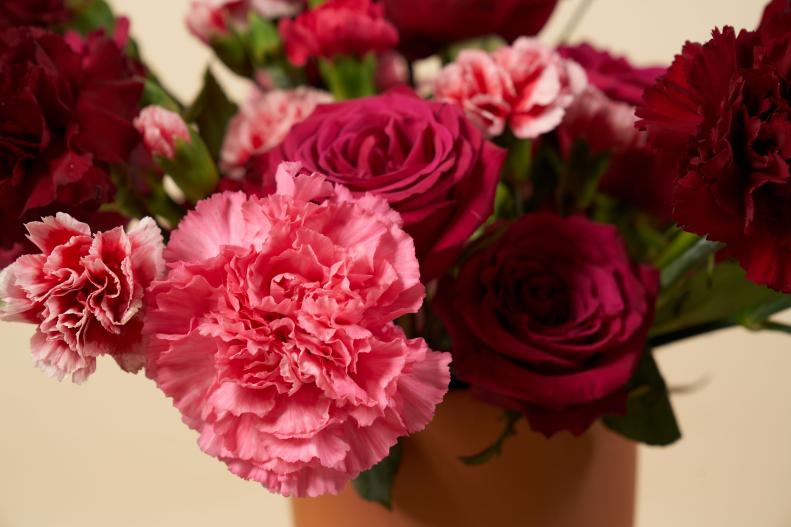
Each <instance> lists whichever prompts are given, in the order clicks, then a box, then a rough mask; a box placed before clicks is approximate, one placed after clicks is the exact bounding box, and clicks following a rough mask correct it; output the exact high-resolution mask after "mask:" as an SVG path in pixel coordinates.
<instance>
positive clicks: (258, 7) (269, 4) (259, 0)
mask: <svg viewBox="0 0 791 527" xmlns="http://www.w3.org/2000/svg"><path fill="white" fill-rule="evenodd" d="M250 1H251V3H252V7H253V9H254V10H255V11H256V12H257V13H258V14H259V15H261V16H262V17H264V18H268V19H275V18H283V17H287V16H294V15H296V14H298V13H299V12H301V11H302V10H303V9H305V0H250Z"/></svg>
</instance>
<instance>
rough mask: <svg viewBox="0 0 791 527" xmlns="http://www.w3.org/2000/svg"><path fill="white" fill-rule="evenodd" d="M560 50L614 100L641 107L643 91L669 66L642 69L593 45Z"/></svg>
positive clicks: (581, 45)
mask: <svg viewBox="0 0 791 527" xmlns="http://www.w3.org/2000/svg"><path fill="white" fill-rule="evenodd" d="M558 52H559V53H560V54H561V55H562V56H564V57H566V58H569V59H572V60H573V61H575V62H576V63H578V64H579V65H580V66H582V67H583V68H584V69H585V72H586V73H587V74H588V82H590V83H591V84H592V85H593V86H595V87H596V88H598V89H599V90H601V91H602V92H603V93H604V94H605V95H607V97H609V98H610V99H612V100H614V101H618V102H623V103H627V104H630V105H632V106H637V105H638V104H640V102H641V101H642V100H643V91H644V90H645V89H646V88H647V87H649V86H651V85H652V84H653V83H654V82H655V81H656V79H657V78H659V76H660V75H662V74H663V73H664V72H665V70H666V68H664V67H644V68H638V67H635V66H633V65H632V64H630V63H629V61H627V60H626V59H625V58H624V57H619V56H614V55H611V54H610V53H608V52H607V51H604V50H600V49H596V48H594V47H593V46H591V45H590V44H579V45H576V46H560V47H559V48H558Z"/></svg>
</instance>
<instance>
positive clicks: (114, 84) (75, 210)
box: [0, 28, 142, 265]
mask: <svg viewBox="0 0 791 527" xmlns="http://www.w3.org/2000/svg"><path fill="white" fill-rule="evenodd" d="M133 74H134V71H133V66H132V64H130V62H129V61H128V59H127V58H126V57H125V56H124V55H123V53H122V52H121V50H120V49H119V46H118V44H117V43H116V42H115V41H114V40H112V39H110V38H107V37H104V36H102V35H100V34H94V35H91V36H89V37H88V38H87V39H85V40H84V41H80V40H79V39H77V38H71V39H70V41H69V42H67V41H66V40H65V39H64V38H63V37H61V36H59V35H56V34H54V33H49V32H46V31H43V30H39V29H34V28H7V29H5V30H3V31H2V32H0V209H2V210H0V225H1V226H2V232H1V233H0V249H1V250H2V255H3V260H2V261H0V265H6V264H8V263H10V261H12V259H13V257H14V256H16V255H18V254H19V253H20V252H23V251H24V250H25V249H27V248H30V245H29V242H28V241H27V240H26V238H25V236H24V230H23V228H22V225H23V223H25V222H28V221H32V220H37V219H39V218H41V217H42V216H46V215H51V214H54V213H55V212H66V213H69V214H71V215H72V216H75V217H77V218H78V219H81V220H84V221H92V220H95V219H98V217H96V216H95V211H96V210H97V209H98V208H99V206H100V205H101V204H103V203H105V202H107V201H108V200H109V199H111V197H112V194H113V184H112V182H111V180H110V176H109V173H108V168H109V164H111V163H121V162H123V161H124V160H125V159H126V158H127V156H128V154H129V152H130V150H131V148H132V147H133V146H134V145H135V143H136V142H137V141H138V136H137V133H136V132H135V130H134V128H133V127H132V122H131V121H132V119H133V117H134V116H135V114H136V112H137V103H138V100H139V98H140V95H141V93H142V84H141V83H140V82H139V81H137V80H134V79H133ZM94 225H95V226H96V227H98V228H104V227H106V223H104V222H99V223H98V224H96V223H95V222H94Z"/></svg>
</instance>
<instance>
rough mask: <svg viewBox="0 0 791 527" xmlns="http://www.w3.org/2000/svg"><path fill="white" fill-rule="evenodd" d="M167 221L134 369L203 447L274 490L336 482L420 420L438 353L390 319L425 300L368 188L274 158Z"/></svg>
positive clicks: (415, 270) (444, 372)
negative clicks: (164, 267)
mask: <svg viewBox="0 0 791 527" xmlns="http://www.w3.org/2000/svg"><path fill="white" fill-rule="evenodd" d="M276 180H277V192H276V193H274V194H271V195H269V196H266V197H264V198H258V197H253V196H247V195H245V194H243V193H232V192H226V193H222V194H216V195H214V196H212V197H210V198H208V199H206V200H204V201H202V202H200V203H198V205H197V207H196V209H195V210H194V211H193V212H191V213H190V214H188V215H187V217H186V218H185V219H184V220H183V221H182V223H181V224H180V225H179V227H178V229H177V230H176V231H174V232H173V235H172V237H171V241H170V244H169V245H168V248H167V250H166V254H165V256H166V260H167V261H168V264H169V272H168V275H167V277H166V278H165V279H163V280H162V281H159V282H156V283H155V284H153V286H152V287H151V289H150V294H149V296H148V297H147V299H148V300H147V306H148V308H149V315H148V317H147V319H146V325H145V334H146V335H147V337H148V338H149V339H150V344H149V348H148V360H147V373H148V375H149V376H150V377H152V378H153V379H154V380H155V381H156V382H157V384H158V385H159V387H160V388H161V389H162V390H163V391H164V392H165V393H166V394H167V395H168V396H169V397H171V398H172V399H173V401H174V404H175V406H176V407H177V408H178V409H179V410H180V411H181V413H182V415H183V419H184V421H185V422H186V423H187V424H188V425H189V426H190V427H192V428H194V429H195V430H197V431H198V432H199V433H200V438H199V445H200V447H201V449H203V451H204V452H206V453H208V454H210V455H212V456H215V457H217V458H218V459H220V460H222V461H224V462H225V463H226V464H227V465H228V467H229V469H230V470H231V471H232V472H233V473H234V474H237V475H239V476H241V477H243V478H245V479H250V480H255V481H258V482H260V483H262V484H263V485H264V486H266V487H267V488H269V489H270V490H272V491H274V492H278V493H280V494H283V495H286V496H318V495H321V494H325V493H337V492H339V491H340V490H341V489H342V488H343V486H344V485H345V484H346V483H347V482H348V481H350V480H351V479H352V478H354V477H356V476H357V475H358V474H359V473H360V472H362V471H364V470H367V469H369V468H370V467H372V466H373V465H374V464H376V463H377V462H378V461H380V460H381V459H383V458H384V457H385V456H386V455H387V454H388V451H389V449H390V447H391V446H393V445H394V444H395V442H396V441H397V439H398V437H400V436H403V435H407V434H411V433H414V432H417V431H419V430H421V429H422V428H423V427H425V426H426V424H427V423H428V422H429V421H430V420H431V418H432V416H433V414H434V409H435V406H436V405H437V404H438V403H439V402H440V401H441V400H442V398H443V396H444V394H445V393H446V391H447V388H448V383H449V379H450V377H449V368H448V365H449V362H450V356H449V354H447V353H437V352H433V351H431V350H430V349H429V348H428V347H427V345H426V343H425V342H424V341H423V340H422V339H409V338H407V337H406V336H405V334H404V332H403V331H402V330H401V329H400V328H399V327H398V326H396V325H395V324H394V323H393V320H395V319H396V318H397V317H400V316H402V315H405V314H408V313H414V312H416V311H417V310H418V309H419V307H420V305H421V303H422V301H423V296H424V288H423V286H422V285H421V283H420V276H419V265H418V261H417V259H416V257H415V249H414V245H413V242H412V239H411V238H410V237H409V236H408V235H407V234H406V233H405V232H404V231H403V230H402V229H401V219H400V216H399V215H398V214H397V213H396V212H394V211H393V210H392V209H390V207H389V206H388V205H387V203H386V202H385V201H384V200H382V199H381V198H378V197H375V196H373V195H370V194H364V195H362V196H353V195H352V194H351V193H350V192H349V191H348V190H347V189H345V188H344V187H341V186H333V185H331V184H330V183H329V182H327V181H326V180H325V178H324V176H322V175H320V174H316V173H312V174H311V173H308V172H306V171H304V170H303V169H302V168H301V166H300V165H299V164H296V163H284V164H282V165H281V166H280V169H279V170H278V173H277V177H276Z"/></svg>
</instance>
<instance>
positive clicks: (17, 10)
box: [0, 0, 68, 28]
mask: <svg viewBox="0 0 791 527" xmlns="http://www.w3.org/2000/svg"><path fill="white" fill-rule="evenodd" d="M67 15H68V12H67V11H66V5H65V3H64V0H3V1H2V2H0V28H4V27H14V26H41V27H46V26H51V25H53V24H57V23H58V22H62V21H63V20H65V19H66V16H67Z"/></svg>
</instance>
